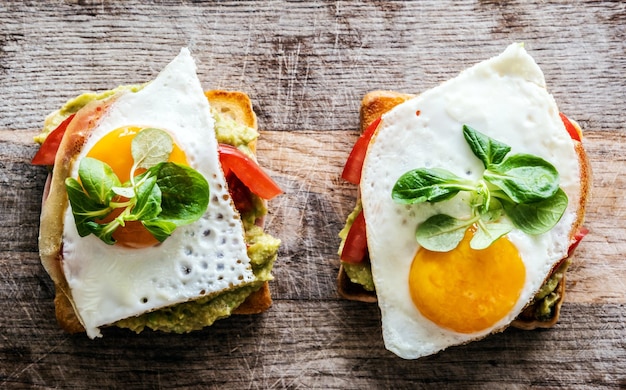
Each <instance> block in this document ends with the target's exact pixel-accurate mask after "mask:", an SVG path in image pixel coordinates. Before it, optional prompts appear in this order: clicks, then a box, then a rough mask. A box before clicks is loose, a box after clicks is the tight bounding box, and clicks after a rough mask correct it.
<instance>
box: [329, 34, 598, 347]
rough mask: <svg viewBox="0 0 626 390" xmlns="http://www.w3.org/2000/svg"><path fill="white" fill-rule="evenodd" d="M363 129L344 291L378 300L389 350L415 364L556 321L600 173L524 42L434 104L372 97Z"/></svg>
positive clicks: (345, 244) (440, 92)
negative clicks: (456, 348) (594, 175)
mask: <svg viewBox="0 0 626 390" xmlns="http://www.w3.org/2000/svg"><path fill="white" fill-rule="evenodd" d="M360 121H361V132H362V135H361V136H360V137H359V139H358V140H357V142H356V144H355V146H354V148H353V149H352V152H351V153H350V156H349V158H348V161H347V162H346V165H345V168H344V171H343V174H342V176H343V178H344V179H346V180H347V181H349V182H351V183H353V184H356V185H358V186H359V191H358V197H357V202H356V206H355V208H354V210H353V211H352V212H351V213H350V215H349V216H348V218H347V222H346V225H345V227H344V229H343V230H342V231H341V232H340V237H341V239H342V241H341V246H340V248H339V256H340V258H341V265H340V269H339V275H338V290H339V293H340V294H341V295H342V296H343V297H345V298H347V299H352V300H358V301H364V302H378V305H379V307H380V310H381V317H382V328H383V339H384V342H385V346H386V348H387V349H389V350H390V351H392V352H394V353H395V354H397V355H398V356H400V357H402V358H406V359H415V358H419V357H422V356H426V355H430V354H433V353H437V352H438V351H441V350H443V349H445V348H447V347H449V346H453V345H460V344H465V343H467V342H470V341H473V340H478V339H480V338H483V337H486V336H487V335H489V334H491V333H494V332H497V331H501V330H503V329H505V328H507V327H508V326H514V327H517V328H521V329H528V330H530V329H535V328H538V327H539V328H546V327H551V326H552V325H554V324H555V323H556V321H557V319H558V317H559V310H560V307H561V304H562V302H563V298H564V292H565V272H566V270H567V267H568V265H569V263H570V261H571V256H572V254H573V252H574V249H575V248H576V247H577V245H578V243H579V242H580V240H581V239H582V237H584V235H585V234H586V233H587V229H586V228H585V227H583V221H584V214H585V207H586V204H587V200H588V198H589V195H590V184H591V170H590V166H589V162H588V160H587V157H586V154H585V151H584V148H583V144H582V131H581V128H580V126H578V124H577V123H576V122H574V121H573V120H570V119H569V118H567V117H566V116H565V115H563V114H561V113H560V112H559V110H558V107H557V105H556V103H555V101H554V98H553V97H552V95H550V94H549V93H548V92H547V89H546V83H545V79H544V76H543V73H542V71H541V69H540V68H539V66H538V65H537V64H536V62H535V61H534V59H533V58H532V57H531V56H530V55H529V54H528V53H527V51H526V50H525V49H524V47H523V45H521V44H512V45H510V46H509V47H508V48H507V49H506V50H505V51H504V52H503V53H501V54H500V55H498V56H496V57H493V58H491V59H489V60H486V61H483V62H481V63H478V64H476V65H474V66H472V67H470V68H468V69H466V70H464V71H463V72H461V73H460V74H459V75H458V76H457V77H455V78H453V79H451V80H449V81H447V82H444V83H443V84H441V85H439V86H437V87H435V88H433V89H431V90H428V91H425V92H424V93H422V94H420V95H411V94H404V93H398V92H393V91H374V92H371V93H369V94H367V95H366V96H365V97H364V98H363V100H362V104H361V111H360Z"/></svg>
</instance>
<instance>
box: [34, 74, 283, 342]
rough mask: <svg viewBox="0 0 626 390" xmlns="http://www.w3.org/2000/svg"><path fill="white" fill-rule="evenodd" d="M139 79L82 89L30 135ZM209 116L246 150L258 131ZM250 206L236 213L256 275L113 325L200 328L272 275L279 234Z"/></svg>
mask: <svg viewBox="0 0 626 390" xmlns="http://www.w3.org/2000/svg"><path fill="white" fill-rule="evenodd" d="M141 88H142V85H130V86H120V87H118V88H115V89H113V90H110V91H105V92H102V93H84V94H82V95H80V96H78V97H76V98H74V99H72V100H69V101H68V102H67V103H66V104H65V105H64V106H63V107H62V108H61V109H60V110H58V111H56V112H53V113H52V114H50V115H49V116H48V117H47V118H46V120H45V122H44V128H43V130H42V132H41V133H40V134H39V135H38V136H37V137H35V142H38V143H43V141H44V140H45V139H46V137H47V136H48V134H49V133H50V132H51V131H52V130H54V129H55V128H56V127H57V126H58V125H59V124H60V123H61V122H62V121H63V120H64V119H65V118H67V117H68V116H70V115H71V114H73V113H75V112H77V111H78V110H80V109H81V108H82V107H84V106H85V105H87V104H88V103H89V102H91V101H93V100H102V99H105V98H107V97H109V96H112V95H113V94H115V93H117V92H120V91H132V92H135V91H138V90H140V89H141ZM211 113H212V115H213V117H214V120H215V133H216V136H217V141H218V142H219V143H226V144H230V145H233V146H236V147H237V148H238V149H240V150H241V151H242V152H244V153H246V154H248V155H251V154H252V150H251V149H250V147H249V144H250V143H251V142H252V141H255V140H256V139H257V137H258V136H259V133H258V132H257V131H256V130H255V129H253V128H250V127H248V126H245V125H241V124H239V123H237V122H235V121H234V120H233V119H231V118H228V117H224V116H221V115H220V114H219V113H218V112H217V111H215V110H212V112H211ZM251 196H252V204H253V205H254V207H252V208H251V210H249V211H246V212H245V213H242V214H241V220H242V222H243V226H244V230H245V241H246V244H247V247H248V250H247V252H248V256H249V257H250V262H251V266H252V272H253V273H254V275H255V277H256V280H255V281H254V282H252V283H249V284H246V285H245V286H241V287H235V288H233V289H231V290H228V291H225V292H220V293H217V294H212V295H207V296H205V297H202V298H200V299H197V300H194V301H189V302H185V303H182V304H178V305H174V306H171V307H166V308H163V309H159V310H155V311H153V312H150V313H145V314H142V315H140V316H137V317H131V318H126V319H123V320H121V321H118V322H116V323H115V325H116V326H119V327H122V328H128V329H131V330H133V331H135V332H137V333H139V332H141V331H142V330H143V329H144V328H146V327H148V328H151V329H153V330H160V331H164V332H175V333H186V332H190V331H192V330H198V329H202V328H204V327H206V326H209V325H211V324H213V323H214V322H215V321H216V320H218V319H220V318H225V317H229V316H230V315H231V314H232V312H233V310H235V309H236V308H237V307H238V306H239V305H241V304H242V303H243V302H244V301H245V299H246V298H247V297H248V296H249V295H250V294H251V293H253V292H255V291H257V290H258V289H259V288H261V286H262V285H263V283H264V282H266V281H269V280H272V279H273V277H272V267H273V265H274V261H275V260H276V257H277V254H278V247H279V246H280V240H279V239H277V238H274V237H272V236H271V235H269V234H266V233H265V232H264V231H263V228H261V227H259V226H257V225H256V221H257V219H259V218H261V217H263V216H264V215H265V214H266V213H267V208H266V207H265V203H264V202H263V200H262V199H261V198H258V197H257V196H255V195H254V194H251Z"/></svg>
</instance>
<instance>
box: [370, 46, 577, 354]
mask: <svg viewBox="0 0 626 390" xmlns="http://www.w3.org/2000/svg"><path fill="white" fill-rule="evenodd" d="M418 110H419V112H420V114H419V115H416V112H417V111H418ZM463 124H468V125H470V126H472V127H473V128H475V129H477V130H478V131H481V132H483V133H485V134H487V135H488V136H490V137H492V138H495V139H497V140H498V141H501V142H504V143H506V144H508V145H510V146H511V148H512V150H511V154H512V153H530V154H534V155H538V156H540V157H542V158H544V159H546V160H547V161H549V162H551V163H552V164H553V165H554V166H555V167H556V168H557V170H558V171H559V174H560V180H561V182H560V186H561V188H562V189H563V190H564V191H565V193H566V194H567V196H568V198H569V205H568V208H567V210H566V212H565V214H564V215H563V217H562V218H561V220H560V221H559V223H558V224H557V225H556V226H555V227H554V228H553V229H552V230H550V231H549V232H547V233H545V234H542V235H539V236H529V235H526V234H524V233H522V232H520V231H519V230H517V229H516V230H514V231H512V232H511V233H509V235H508V238H509V240H510V241H511V242H512V243H513V244H514V245H515V247H516V248H517V249H518V251H519V253H520V256H521V258H522V260H523V262H524V264H525V267H526V281H525V284H524V287H523V290H522V292H521V295H520V297H519V299H518V301H517V303H516V304H515V306H514V308H513V309H512V310H511V311H510V312H509V314H508V315H506V316H505V317H504V318H502V320H501V321H499V322H498V323H496V324H495V325H494V326H493V327H491V328H489V329H485V330H484V331H481V332H477V333H473V334H461V333H457V332H454V331H450V330H447V329H444V328H441V327H439V326H438V325H436V324H435V323H433V322H431V321H430V320H428V319H426V318H425V317H424V316H423V315H422V314H421V313H420V312H419V310H418V309H417V308H416V307H415V305H414V304H413V302H412V300H411V297H410V292H409V285H408V275H409V269H410V266H411V263H412V261H413V258H414V256H415V254H416V253H417V250H418V249H419V245H418V243H417V242H416V240H415V229H416V227H417V225H419V224H420V223H421V222H423V221H425V220H426V219H427V218H428V217H430V216H432V215H434V214H436V213H442V212H445V213H446V214H449V215H452V216H455V217H467V216H469V212H470V210H469V207H468V206H467V204H466V203H465V201H466V199H465V198H464V196H463V195H462V194H461V195H459V196H457V197H455V198H453V199H451V200H449V201H446V202H442V203H437V204H432V205H431V204H420V205H413V206H404V205H398V204H396V203H395V202H394V201H393V200H392V199H391V189H392V188H393V185H394V184H395V182H396V181H397V179H398V178H399V177H400V176H401V175H402V174H403V173H405V172H407V171H409V170H411V169H415V168H419V167H429V168H434V167H440V168H444V169H447V170H450V171H452V172H453V173H455V174H457V175H459V176H462V177H469V178H472V179H478V178H479V177H480V176H481V175H482V172H483V171H484V167H483V166H482V163H481V162H480V160H479V159H478V158H476V157H475V156H474V155H473V154H472V152H471V150H470V148H469V146H468V145H467V143H466V141H465V139H464V137H463V135H462V125H463ZM579 178H580V174H579V165H578V157H577V155H576V152H575V150H574V144H573V141H572V140H571V139H570V137H569V135H568V134H567V132H566V131H565V129H564V126H563V124H562V122H561V119H560V118H559V115H558V108H557V106H556V103H555V102H554V99H553V98H552V96H551V95H550V94H549V93H548V92H547V90H546V86H545V81H544V76H543V73H542V72H541V69H540V68H539V67H538V65H537V64H536V63H535V61H534V60H533V59H532V57H531V56H530V55H529V54H528V53H527V52H526V51H525V50H524V48H523V47H522V45H520V44H513V45H511V46H509V47H508V48H507V49H506V50H505V51H504V52H503V53H502V54H500V55H499V56H497V57H494V58H491V59H489V60H487V61H484V62H481V63H479V64H477V65H475V66H473V67H471V68H469V69H467V70H465V71H463V72H462V73H461V74H459V75H458V76H457V77H456V78H453V79H451V80H449V81H447V82H445V83H443V84H442V85H440V86H438V87H435V88H433V89H431V90H429V91H426V92H424V93H423V94H421V95H420V96H418V97H416V98H413V99H411V100H409V101H407V102H405V103H403V104H401V105H399V106H397V107H396V108H395V109H393V110H391V111H390V112H388V113H387V114H385V115H383V119H382V122H381V126H380V128H379V130H378V132H377V134H376V135H375V138H374V140H373V141H372V142H371V143H370V145H369V148H368V152H367V156H366V160H365V163H364V167H363V172H362V181H361V184H360V191H361V198H362V202H363V210H364V215H365V218H366V224H367V240H368V248H369V254H370V259H371V264H372V274H373V279H374V283H375V287H376V293H377V296H378V303H379V306H380V310H381V315H382V328H383V337H384V341H385V346H386V348H387V349H389V350H390V351H392V352H394V353H395V354H397V355H398V356H400V357H402V358H405V359H415V358H419V357H421V356H425V355H429V354H433V353H436V352H438V351H440V350H442V349H444V348H446V347H448V346H452V345H458V344H462V343H466V342H468V341H471V340H475V339H478V338H481V337H484V336H486V335H488V334H490V333H492V332H494V331H496V330H499V329H502V328H504V327H506V326H507V325H508V324H509V323H510V322H511V321H512V320H513V319H515V318H516V317H517V316H518V315H519V313H520V312H521V310H522V309H523V308H524V306H525V305H526V304H527V303H528V302H529V301H530V300H531V299H532V297H533V296H534V294H535V292H536V291H537V290H538V289H539V288H540V287H541V285H542V283H543V281H544V279H545V278H546V276H547V275H548V273H549V272H550V270H551V268H552V267H553V266H554V265H555V263H557V262H558V261H559V260H561V259H562V258H564V257H565V256H566V253H567V249H568V245H569V239H568V234H569V232H570V229H571V226H572V224H573V222H574V221H575V219H576V208H577V205H578V203H579V196H580V183H579Z"/></svg>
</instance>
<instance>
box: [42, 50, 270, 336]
mask: <svg viewBox="0 0 626 390" xmlns="http://www.w3.org/2000/svg"><path fill="white" fill-rule="evenodd" d="M258 136H259V133H258V131H257V119H256V115H255V113H254V111H253V110H252V104H251V102H250V99H249V98H248V96H247V95H246V94H245V93H242V92H235V91H222V90H208V91H204V90H203V88H202V86H201V83H200V81H199V79H198V76H197V74H196V65H195V61H194V60H193V58H192V57H191V54H190V52H189V50H187V49H186V48H183V49H182V50H181V51H180V54H179V55H178V56H177V57H176V58H175V59H174V60H173V61H172V62H171V63H170V64H168V65H167V66H166V67H165V68H164V69H163V70H162V71H161V72H160V73H159V75H158V76H157V77H156V78H155V79H154V80H152V81H150V82H148V83H145V84H142V85H131V86H122V87H118V88H116V89H113V90H110V91H106V92H102V93H86V94H83V95H80V96H79V97H77V98H74V99H71V100H70V101H68V102H67V104H65V105H64V106H63V107H62V108H61V109H60V110H57V111H55V112H53V113H52V114H50V115H49V116H48V117H47V118H46V121H45V124H44V129H43V131H42V132H41V134H40V135H39V136H37V137H36V141H37V142H38V143H40V144H41V146H40V148H39V150H38V151H37V153H36V155H35V157H34V158H33V164H37V165H44V166H48V167H49V175H48V181H47V183H46V187H45V189H44V195H43V201H42V212H41V221H40V233H39V252H40V257H41V261H42V264H43V266H44V268H45V270H46V271H47V272H48V274H49V275H50V277H51V279H52V280H53V282H54V285H55V299H54V302H55V311H56V317H57V320H58V322H59V324H60V325H61V327H62V328H63V329H65V330H66V331H68V332H70V333H76V332H86V333H87V335H88V336H89V337H90V338H95V337H99V336H101V334H102V333H101V329H103V328H106V327H110V326H118V327H122V328H128V329H131V330H133V331H135V332H141V331H142V330H144V329H145V328H150V329H153V330H160V331H166V332H176V333H185V332H189V331H192V330H198V329H201V328H203V327H206V326H209V325H211V324H213V322H214V321H216V320H218V319H220V318H225V317H228V316H230V315H231V314H254V313H261V312H263V311H265V310H267V309H268V308H269V307H270V305H271V302H272V301H271V294H270V291H269V287H268V282H269V281H270V280H272V278H273V277H272V267H273V264H274V262H275V260H276V257H277V252H278V248H279V244H280V240H278V239H277V238H274V237H272V236H271V235H270V234H268V233H266V232H265V231H264V226H263V225H264V216H265V215H266V213H267V207H266V206H267V200H269V199H271V198H273V197H275V196H277V195H279V194H280V193H281V192H282V191H281V190H280V188H279V187H278V185H276V183H275V182H274V181H273V180H272V179H271V178H270V177H269V176H268V175H267V174H266V173H265V172H264V171H263V169H261V168H260V167H259V165H258V163H257V160H256V142H257V138H258Z"/></svg>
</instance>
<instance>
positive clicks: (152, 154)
mask: <svg viewBox="0 0 626 390" xmlns="http://www.w3.org/2000/svg"><path fill="white" fill-rule="evenodd" d="M173 149H174V141H173V140H172V137H171V136H170V135H169V134H168V133H167V132H165V131H163V130H161V129H155V128H146V129H143V130H141V131H140V132H138V133H137V135H135V138H133V141H132V143H131V154H132V156H133V160H134V161H135V166H136V167H137V168H145V169H148V168H150V167H153V166H155V165H156V164H158V163H160V162H165V161H167V159H168V158H169V156H170V154H171V153H172V150H173Z"/></svg>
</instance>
